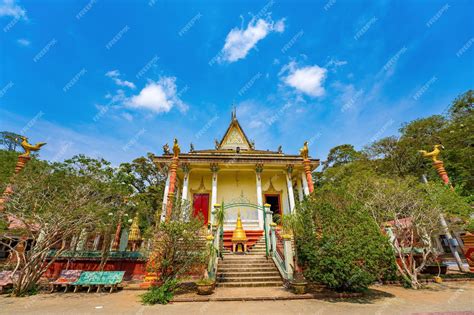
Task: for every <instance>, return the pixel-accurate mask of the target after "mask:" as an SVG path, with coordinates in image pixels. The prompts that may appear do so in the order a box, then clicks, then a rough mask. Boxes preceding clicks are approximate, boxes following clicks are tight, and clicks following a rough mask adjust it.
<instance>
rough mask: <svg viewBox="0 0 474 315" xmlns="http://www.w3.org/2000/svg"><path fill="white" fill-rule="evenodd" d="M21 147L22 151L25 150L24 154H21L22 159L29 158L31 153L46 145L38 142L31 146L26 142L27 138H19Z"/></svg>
mask: <svg viewBox="0 0 474 315" xmlns="http://www.w3.org/2000/svg"><path fill="white" fill-rule="evenodd" d="M21 140H22V141H21V146H22V147H23V150H25V153H23V154H22V155H20V156H23V157H30V153H31V151H39V149H40V148H41V147H42V146H44V145H45V144H46V142H38V143H37V144H35V145H32V144H30V143H29V142H28V138H27V137H23V136H22V137H21Z"/></svg>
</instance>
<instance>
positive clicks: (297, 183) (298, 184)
mask: <svg viewBox="0 0 474 315" xmlns="http://www.w3.org/2000/svg"><path fill="white" fill-rule="evenodd" d="M296 187H297V188H298V199H299V201H300V202H302V201H303V199H304V196H303V185H302V184H301V179H299V178H296Z"/></svg>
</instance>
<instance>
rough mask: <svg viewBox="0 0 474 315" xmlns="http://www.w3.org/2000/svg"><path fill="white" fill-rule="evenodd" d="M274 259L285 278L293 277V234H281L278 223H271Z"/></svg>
mask: <svg viewBox="0 0 474 315" xmlns="http://www.w3.org/2000/svg"><path fill="white" fill-rule="evenodd" d="M270 228H271V235H270V237H271V245H272V259H273V261H274V262H275V265H276V266H277V268H278V271H279V272H280V274H281V276H282V277H283V279H285V280H292V279H293V266H294V264H293V248H292V240H291V235H286V234H285V235H280V232H279V231H278V230H277V229H276V224H275V223H272V224H270Z"/></svg>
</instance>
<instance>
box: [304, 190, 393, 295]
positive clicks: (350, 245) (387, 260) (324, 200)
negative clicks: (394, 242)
mask: <svg viewBox="0 0 474 315" xmlns="http://www.w3.org/2000/svg"><path fill="white" fill-rule="evenodd" d="M300 207H301V208H302V209H301V212H302V213H306V215H307V216H308V221H312V222H314V227H313V228H306V229H305V233H304V235H302V236H301V237H299V239H297V242H296V246H297V249H298V255H299V260H300V262H301V264H302V266H303V267H304V275H305V277H306V278H307V279H308V280H310V281H314V282H318V283H322V284H325V285H326V286H328V287H329V288H331V289H334V290H336V291H346V292H360V291H364V290H366V289H367V288H368V286H369V285H370V284H372V283H373V282H375V281H376V280H381V279H388V278H393V277H394V275H395V270H396V267H395V261H394V254H393V250H392V248H391V247H390V244H389V241H388V239H387V237H386V236H384V235H383V234H382V233H381V231H380V229H379V227H378V226H377V224H376V223H375V222H374V220H373V219H372V218H371V217H370V215H369V214H367V213H366V212H364V211H363V210H362V207H361V205H360V204H358V203H356V202H354V201H352V200H350V198H349V197H347V196H346V195H344V192H343V191H341V190H339V191H337V190H336V191H324V192H321V194H320V195H319V194H318V196H317V197H316V198H314V199H313V198H311V199H308V200H307V201H306V202H305V203H303V204H302V205H301V206H300ZM298 211H300V210H298ZM308 221H306V222H308Z"/></svg>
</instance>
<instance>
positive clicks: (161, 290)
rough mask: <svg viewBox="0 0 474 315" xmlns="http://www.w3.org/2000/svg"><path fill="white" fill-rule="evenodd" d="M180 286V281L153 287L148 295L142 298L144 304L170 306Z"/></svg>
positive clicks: (169, 281)
mask: <svg viewBox="0 0 474 315" xmlns="http://www.w3.org/2000/svg"><path fill="white" fill-rule="evenodd" d="M177 286H178V280H176V279H173V280H168V281H166V282H165V283H163V284H162V285H161V286H159V287H157V286H153V287H151V288H150V289H149V290H148V292H147V293H145V294H142V295H141V296H140V297H141V299H142V303H143V304H148V305H154V304H168V303H169V302H170V301H171V300H172V299H173V297H174V292H175V290H176V287H177Z"/></svg>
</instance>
